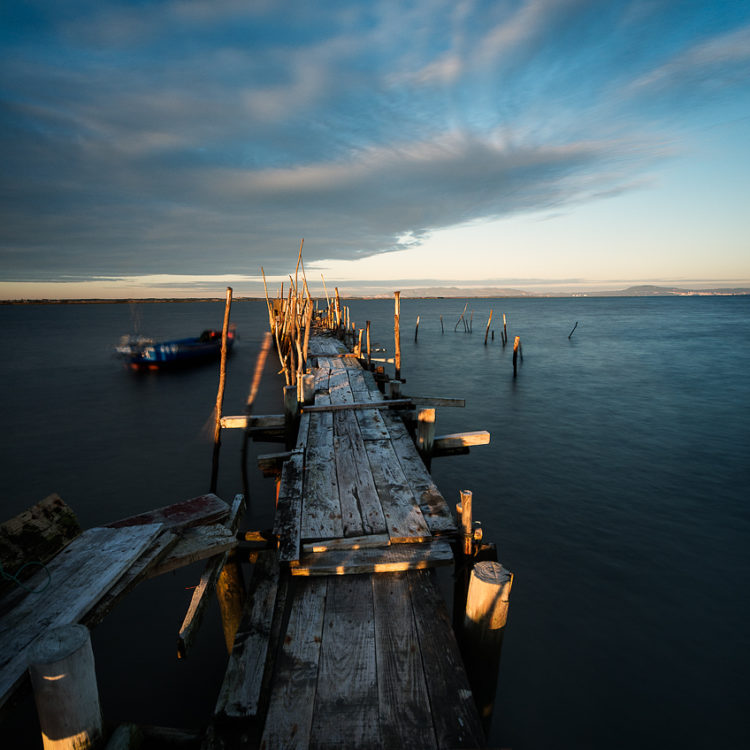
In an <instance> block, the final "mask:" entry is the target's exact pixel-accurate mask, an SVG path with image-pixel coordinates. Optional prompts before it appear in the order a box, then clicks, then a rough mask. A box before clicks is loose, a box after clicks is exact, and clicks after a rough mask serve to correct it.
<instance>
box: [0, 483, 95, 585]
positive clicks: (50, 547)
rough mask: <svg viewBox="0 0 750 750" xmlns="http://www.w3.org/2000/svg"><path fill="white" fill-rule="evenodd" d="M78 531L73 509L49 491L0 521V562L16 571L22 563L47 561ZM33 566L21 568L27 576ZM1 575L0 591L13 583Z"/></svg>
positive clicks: (23, 576)
mask: <svg viewBox="0 0 750 750" xmlns="http://www.w3.org/2000/svg"><path fill="white" fill-rule="evenodd" d="M80 533H81V527H80V525H79V523H78V519H77V518H76V515H75V513H74V512H73V511H72V509H71V508H70V507H69V506H68V505H67V504H66V503H65V502H64V501H63V499H62V498H61V497H60V496H59V495H49V496H47V497H45V498H44V499H43V500H41V501H40V502H38V503H36V505H32V506H31V507H30V508H28V509H27V510H25V511H23V512H22V513H19V514H18V515H17V516H15V517H14V518H10V519H8V520H7V521H5V522H3V523H2V524H0V563H2V566H3V570H4V571H5V572H6V573H9V574H10V573H12V574H15V573H16V571H18V570H19V568H21V566H23V565H24V564H25V563H28V562H31V561H35V562H37V561H38V562H40V563H46V562H47V561H48V560H51V559H52V558H53V557H54V556H55V555H56V554H57V553H58V552H60V550H61V549H62V548H63V547H65V545H66V544H68V543H69V542H71V541H73V539H75V538H76V537H77V536H78V535H79V534H80ZM36 570H37V568H36V566H29V567H27V568H26V569H25V570H24V571H22V572H21V579H22V580H26V579H27V578H29V577H30V576H31V575H33V573H34V572H36ZM12 585H13V584H12V582H11V581H8V580H5V579H4V578H3V577H0V591H4V590H5V589H8V588H10V587H11V586H12Z"/></svg>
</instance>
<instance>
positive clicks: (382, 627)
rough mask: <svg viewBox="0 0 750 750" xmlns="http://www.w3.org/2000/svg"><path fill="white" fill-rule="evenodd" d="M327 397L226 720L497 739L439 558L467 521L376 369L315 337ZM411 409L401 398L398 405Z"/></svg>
mask: <svg viewBox="0 0 750 750" xmlns="http://www.w3.org/2000/svg"><path fill="white" fill-rule="evenodd" d="M308 356H309V362H310V363H312V365H313V366H312V367H310V368H309V370H310V373H311V374H312V375H314V384H315V389H314V400H313V403H308V404H307V405H305V404H304V403H302V404H300V413H299V415H298V418H299V423H298V432H297V440H296V445H295V446H294V447H293V448H292V450H290V451H289V452H288V453H287V454H286V455H285V456H284V458H285V459H286V460H284V462H283V464H282V466H281V471H280V475H279V479H278V499H277V507H276V515H275V523H274V534H275V535H276V537H277V539H278V550H269V551H267V552H265V553H261V555H260V558H259V561H258V565H257V573H258V575H257V576H255V578H256V580H255V581H254V582H253V584H251V591H250V596H249V597H248V600H247V606H246V609H245V613H244V617H243V622H242V624H241V625H240V628H239V631H238V634H237V638H236V640H235V645H234V649H233V651H232V654H231V656H230V660H229V666H228V670H227V673H226V677H225V680H224V685H223V687H222V690H221V694H220V697H219V701H218V704H217V710H216V717H215V718H216V720H215V722H214V725H213V737H214V742H215V745H214V746H215V747H222V746H223V747H230V746H237V745H233V744H232V739H231V738H235V739H236V736H237V731H238V727H241V728H243V729H244V731H245V732H247V731H248V727H252V726H255V727H256V731H257V732H258V734H259V735H260V746H261V747H262V748H266V749H268V750H270V749H271V748H282V747H283V748H290V747H295V748H306V747H315V748H323V747H326V748H328V747H330V748H344V747H346V748H355V747H356V748H395V747H415V748H461V747H482V746H484V734H483V730H482V724H481V721H480V717H479V713H478V710H477V707H476V705H475V702H474V698H473V695H472V692H471V689H470V686H469V680H468V678H467V675H466V672H465V669H464V665H463V661H462V659H461V655H460V652H459V648H458V644H457V642H456V638H455V635H454V632H453V629H452V626H451V619H450V617H449V615H448V612H447V609H446V606H445V603H444V601H443V599H442V597H441V595H440V593H439V590H438V586H437V581H436V575H435V571H434V570H433V568H436V567H438V566H445V565H452V564H453V562H454V559H453V551H452V548H451V542H453V541H455V540H456V537H457V533H458V529H457V527H456V524H455V521H454V520H453V517H452V514H451V512H450V510H449V508H448V504H447V502H446V500H445V499H444V498H443V496H442V495H441V493H440V491H439V490H438V488H437V487H436V485H435V483H434V482H433V481H432V478H431V477H430V474H429V473H428V472H427V470H426V468H425V465H424V463H423V461H422V458H421V457H420V455H419V453H418V452H417V449H416V446H415V442H414V440H413V439H412V437H411V436H410V434H409V432H408V431H407V429H406V427H405V424H404V422H403V421H402V419H401V417H400V416H399V409H398V407H401V408H403V407H404V406H405V405H406V404H408V399H395V400H393V401H392V402H388V401H387V400H385V401H384V399H383V395H382V394H381V392H380V390H379V389H378V386H377V384H376V382H375V378H374V376H373V373H372V372H370V371H369V370H367V369H364V368H363V367H362V365H361V363H360V360H359V359H358V358H357V357H355V356H354V355H352V354H350V353H348V352H347V351H346V349H345V348H344V346H343V345H342V344H341V342H340V341H339V340H338V339H336V338H333V337H331V336H313V337H312V338H310V340H309V354H308ZM391 407H397V408H391Z"/></svg>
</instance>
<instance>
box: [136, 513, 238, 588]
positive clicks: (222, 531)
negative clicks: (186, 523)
mask: <svg viewBox="0 0 750 750" xmlns="http://www.w3.org/2000/svg"><path fill="white" fill-rule="evenodd" d="M236 546H237V537H236V536H235V535H234V533H233V532H232V531H230V530H229V529H227V528H226V526H224V525H223V524H220V523H218V524H213V525H211V526H196V527H195V528H190V529H185V530H184V531H183V532H182V536H181V537H180V540H179V541H178V542H177V544H176V545H175V546H174V549H172V551H171V552H170V553H169V554H168V555H167V556H166V557H165V558H164V560H162V561H161V562H160V563H159V564H158V565H156V566H155V567H154V568H153V569H152V570H151V571H150V572H149V576H148V577H149V578H155V577H156V576H160V575H162V574H164V573H169V572H170V571H172V570H177V568H182V567H184V566H185V565H190V564H191V563H194V562H198V561H199V560H205V559H206V558H207V557H213V556H214V555H218V554H221V553H222V552H228V551H229V550H230V549H233V548H234V547H236Z"/></svg>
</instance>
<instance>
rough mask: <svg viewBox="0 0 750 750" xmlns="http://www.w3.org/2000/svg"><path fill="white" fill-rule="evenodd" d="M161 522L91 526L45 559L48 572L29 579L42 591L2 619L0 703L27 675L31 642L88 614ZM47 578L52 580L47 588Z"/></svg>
mask: <svg viewBox="0 0 750 750" xmlns="http://www.w3.org/2000/svg"><path fill="white" fill-rule="evenodd" d="M162 528H163V526H162V525H161V524H149V525H145V526H137V527H132V528H122V529H112V528H94V529H88V530H87V531H84V532H83V533H82V534H81V535H80V536H78V537H77V538H76V539H74V540H73V541H72V542H71V543H70V544H69V545H68V546H67V547H66V548H65V549H64V550H63V551H62V552H60V554H58V555H56V556H55V557H54V558H52V560H50V561H49V563H47V566H46V572H45V571H44V570H42V571H39V573H37V574H36V575H34V576H32V578H31V579H29V587H30V588H32V589H34V590H35V591H38V593H37V594H35V595H33V596H28V597H26V599H24V600H23V601H22V602H20V603H19V604H18V605H17V606H16V607H15V608H14V609H13V610H12V611H10V612H8V613H7V614H6V615H5V616H4V617H3V618H2V620H0V705H2V704H3V703H4V702H5V700H6V699H7V697H8V695H9V694H10V692H11V691H12V690H13V689H14V688H15V687H16V686H17V685H18V684H19V683H20V682H21V680H22V679H23V677H24V675H25V673H26V668H27V666H28V651H27V649H28V648H29V647H30V646H31V644H32V643H33V642H34V641H35V640H36V639H37V638H38V637H39V636H40V635H42V633H44V632H45V631H46V630H47V629H48V628H53V627H60V626H62V625H68V624H71V623H75V622H78V621H79V620H80V619H81V618H82V617H84V616H85V615H86V614H87V613H88V612H89V610H91V609H92V607H93V606H94V604H96V602H97V601H98V600H99V599H100V598H101V596H102V595H103V594H105V593H106V592H107V591H108V590H109V589H110V588H111V587H112V586H113V585H114V584H115V583H116V581H117V580H118V579H119V578H120V576H121V575H122V574H123V573H124V572H125V571H126V570H127V569H128V567H130V565H131V564H132V563H133V561H135V560H137V559H138V557H140V555H141V553H142V552H143V551H144V550H146V549H147V548H148V546H149V545H150V544H151V543H152V542H153V540H154V539H155V538H156V536H157V535H158V534H159V533H160V532H161V530H162ZM47 574H49V578H48V577H47ZM48 580H51V585H49V586H47V587H46V588H44V586H45V585H46V583H47V581H48Z"/></svg>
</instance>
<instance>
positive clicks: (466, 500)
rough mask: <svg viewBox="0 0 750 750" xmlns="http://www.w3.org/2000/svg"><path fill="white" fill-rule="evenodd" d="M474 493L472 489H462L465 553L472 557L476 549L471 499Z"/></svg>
mask: <svg viewBox="0 0 750 750" xmlns="http://www.w3.org/2000/svg"><path fill="white" fill-rule="evenodd" d="M472 496H473V493H472V491H471V490H461V529H462V531H463V539H464V544H463V548H464V555H465V556H466V557H471V555H472V553H473V551H474V518H473V513H472V507H471V501H472Z"/></svg>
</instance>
